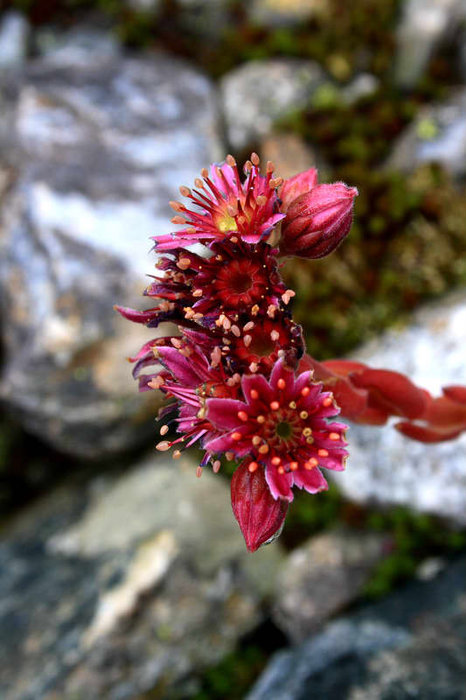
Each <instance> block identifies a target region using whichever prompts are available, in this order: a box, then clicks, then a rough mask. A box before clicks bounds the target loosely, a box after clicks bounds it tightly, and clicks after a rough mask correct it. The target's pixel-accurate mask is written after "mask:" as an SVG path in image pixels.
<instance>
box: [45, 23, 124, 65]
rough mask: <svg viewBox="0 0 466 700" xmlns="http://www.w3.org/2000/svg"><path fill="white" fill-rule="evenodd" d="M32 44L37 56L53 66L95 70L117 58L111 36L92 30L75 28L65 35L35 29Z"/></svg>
mask: <svg viewBox="0 0 466 700" xmlns="http://www.w3.org/2000/svg"><path fill="white" fill-rule="evenodd" d="M35 42H36V45H37V50H38V53H39V54H40V55H41V56H43V57H45V58H46V59H47V64H50V65H51V64H53V65H55V66H63V67H64V66H77V67H79V66H86V65H87V66H89V64H90V62H91V61H92V63H93V64H94V66H96V65H97V64H101V63H108V62H111V61H112V60H114V59H116V58H118V57H119V56H121V47H120V45H119V43H118V41H117V39H116V37H115V35H114V34H111V33H110V32H105V31H101V30H98V29H94V28H92V27H86V26H76V27H73V29H70V30H69V31H67V32H63V31H60V30H58V29H53V28H50V27H47V28H45V29H39V31H38V32H37V33H36V37H35Z"/></svg>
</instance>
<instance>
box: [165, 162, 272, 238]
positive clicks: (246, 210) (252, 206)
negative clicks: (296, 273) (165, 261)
mask: <svg viewBox="0 0 466 700" xmlns="http://www.w3.org/2000/svg"><path fill="white" fill-rule="evenodd" d="M251 161H252V162H251ZM244 171H245V175H246V178H245V180H244V182H241V179H240V176H239V173H238V168H237V166H236V161H235V159H234V158H233V156H227V159H226V163H224V164H223V165H212V166H211V168H210V175H209V172H208V171H207V170H206V169H204V170H203V171H202V173H201V174H202V178H203V179H202V180H201V179H197V180H196V182H195V185H196V187H197V189H195V190H190V189H189V188H188V187H181V188H180V192H181V194H182V195H183V196H184V197H188V198H189V199H190V200H191V202H192V204H194V205H195V207H196V209H195V210H192V209H188V208H187V207H186V206H185V205H184V204H182V203H181V202H171V203H170V204H171V206H172V208H173V209H174V210H175V211H176V213H177V216H175V217H174V218H173V219H172V222H173V223H175V224H182V225H184V226H186V228H183V229H181V230H180V231H176V232H174V233H172V234H170V235H166V236H155V237H154V241H155V244H156V247H157V250H158V251H164V250H172V249H173V248H179V247H180V246H188V245H191V244H193V243H207V244H209V243H210V242H212V241H219V240H224V239H225V238H229V239H232V240H233V242H235V239H237V240H243V241H245V242H247V243H258V242H259V241H260V240H263V239H264V238H266V237H267V236H268V235H269V234H270V233H271V231H272V229H273V227H274V226H275V225H276V224H277V223H278V222H279V221H281V220H282V219H283V218H284V214H280V213H279V211H278V205H279V201H278V197H277V193H276V188H277V187H279V186H280V185H281V184H282V182H283V181H282V179H281V178H275V179H274V178H273V177H272V175H273V164H272V163H267V169H266V174H265V175H261V174H260V167H259V157H258V156H257V155H256V154H255V153H253V154H252V155H251V160H250V161H247V162H246V164H245V166H244ZM198 209H200V211H198Z"/></svg>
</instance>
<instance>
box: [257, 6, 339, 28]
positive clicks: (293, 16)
mask: <svg viewBox="0 0 466 700" xmlns="http://www.w3.org/2000/svg"><path fill="white" fill-rule="evenodd" d="M327 10H328V3H327V2H326V1H325V0H253V2H251V4H250V6H249V16H250V18H251V20H252V22H254V23H257V24H260V25H262V26H266V27H277V26H278V27H281V26H294V25H298V24H300V23H301V22H305V21H306V20H309V19H311V18H312V17H319V16H322V15H325V14H327Z"/></svg>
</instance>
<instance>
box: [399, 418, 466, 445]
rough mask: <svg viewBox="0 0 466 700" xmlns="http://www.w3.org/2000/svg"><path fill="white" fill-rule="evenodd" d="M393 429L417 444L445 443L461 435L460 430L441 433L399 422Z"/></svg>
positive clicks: (433, 429)
mask: <svg viewBox="0 0 466 700" xmlns="http://www.w3.org/2000/svg"><path fill="white" fill-rule="evenodd" d="M395 428H396V429H397V430H398V431H399V432H400V433H402V434H403V435H405V436H406V437H409V438H411V439H412V440H417V441H418V442H428V443H432V442H446V441H447V440H454V439H455V438H457V437H458V436H459V435H460V434H461V430H450V431H442V430H440V429H438V430H436V429H435V428H429V427H426V426H423V425H417V424H416V423H409V422H408V421H401V422H400V423H397V424H396V425H395Z"/></svg>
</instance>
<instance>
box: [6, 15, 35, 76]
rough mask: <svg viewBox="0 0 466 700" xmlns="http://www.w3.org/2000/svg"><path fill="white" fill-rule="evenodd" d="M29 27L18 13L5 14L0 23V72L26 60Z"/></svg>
mask: <svg viewBox="0 0 466 700" xmlns="http://www.w3.org/2000/svg"><path fill="white" fill-rule="evenodd" d="M29 34H30V26H29V23H28V21H27V19H26V18H25V17H24V16H23V15H22V14H21V13H19V12H15V11H14V10H11V11H9V12H6V13H5V14H4V15H3V17H2V18H1V21H0V70H1V69H2V68H13V67H17V66H20V65H21V64H22V63H24V61H25V60H26V56H27V50H28V41H29Z"/></svg>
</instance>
